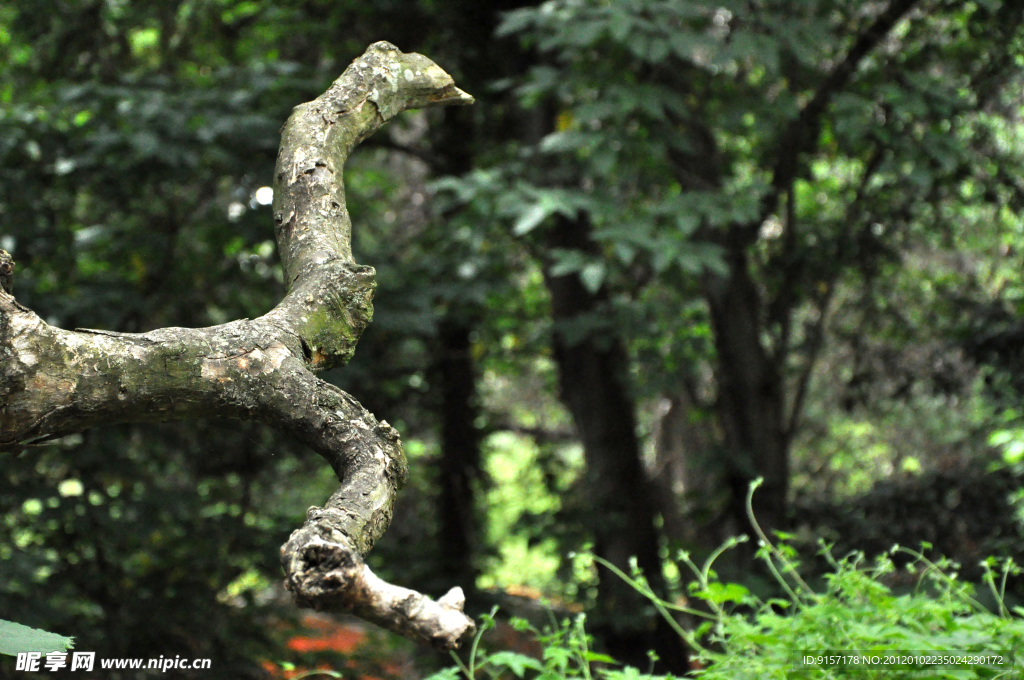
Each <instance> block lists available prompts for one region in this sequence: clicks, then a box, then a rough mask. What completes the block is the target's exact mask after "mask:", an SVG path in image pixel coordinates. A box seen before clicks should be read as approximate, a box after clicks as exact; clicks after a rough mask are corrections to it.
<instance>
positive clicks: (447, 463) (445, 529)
mask: <svg viewBox="0 0 1024 680" xmlns="http://www.w3.org/2000/svg"><path fill="white" fill-rule="evenodd" d="M471 333H472V326H471V325H470V324H467V323H464V322H462V321H461V320H460V319H458V318H456V317H454V316H453V315H449V316H447V317H445V318H444V319H442V320H441V323H440V325H439V328H438V340H437V348H438V356H437V373H438V377H439V380H440V388H441V405H440V406H441V411H440V416H441V470H440V473H441V474H440V475H439V478H438V481H439V483H440V487H441V489H440V495H439V498H438V502H439V507H438V519H439V525H440V526H439V540H440V542H441V555H442V565H441V569H442V571H443V574H442V577H443V578H449V577H454V576H456V575H457V576H458V579H459V580H458V582H459V583H465V584H467V585H468V586H472V584H473V583H475V582H476V576H477V569H476V567H475V560H474V559H473V558H474V557H475V555H476V553H477V548H478V546H479V541H478V540H477V536H478V534H479V532H478V521H477V510H476V488H475V484H476V480H477V479H479V477H480V432H479V430H478V429H477V427H476V422H475V421H476V418H477V414H478V403H477V395H476V370H475V366H474V364H473V357H472V355H471V354H470V347H471V343H470V334H471Z"/></svg>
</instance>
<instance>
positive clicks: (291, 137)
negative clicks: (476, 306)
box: [0, 42, 474, 649]
mask: <svg viewBox="0 0 1024 680" xmlns="http://www.w3.org/2000/svg"><path fill="white" fill-rule="evenodd" d="M472 101H473V98H472V97H470V96H469V95H467V94H466V93H465V92H462V91H461V90H459V89H458V88H457V87H455V85H454V83H453V81H452V79H451V77H450V76H449V75H448V74H446V73H445V72H444V71H442V70H441V69H440V68H439V67H438V66H437V65H436V64H434V63H433V62H432V61H430V60H429V59H427V58H426V57H423V56H421V55H418V54H404V53H402V52H401V51H399V50H398V48H396V47H395V46H394V45H391V44H389V43H384V42H379V43H375V44H373V45H371V46H370V47H369V49H367V51H366V52H365V53H364V54H363V55H362V56H361V57H359V58H358V59H356V60H355V61H354V62H353V63H352V65H351V66H350V67H349V68H348V69H347V70H346V71H345V73H343V74H342V75H341V77H340V78H338V80H337V81H335V82H334V84H333V85H331V87H330V88H329V89H328V90H327V91H326V92H325V93H324V94H322V95H321V96H320V97H318V98H317V99H315V100H313V101H311V102H308V103H306V104H302V105H300V106H297V107H296V108H295V110H294V112H293V114H292V116H291V117H290V118H289V119H288V122H287V123H286V124H285V126H284V129H283V131H282V141H281V150H280V154H279V156H278V161H277V169H276V177H275V190H274V222H275V227H276V234H277V241H278V246H279V248H280V251H281V259H282V262H283V265H284V272H285V282H286V285H287V292H286V294H285V296H284V298H283V299H282V300H281V302H280V303H279V304H278V305H277V306H276V307H275V308H274V309H273V310H271V311H270V312H268V313H267V314H265V315H263V316H262V317H259V318H257V319H253V320H248V319H243V320H239V321H233V322H231V323H227V324H223V325H220V326H213V327H210V328H162V329H158V330H154V331H150V332H148V333H139V334H130V333H117V332H112V331H104V330H90V329H77V330H75V331H67V330H63V329H60V328H57V327H54V326H51V325H49V324H47V323H45V322H44V321H43V320H42V319H40V318H39V316H38V315H36V314H35V313H34V312H32V311H31V310H29V309H26V308H25V307H23V306H22V305H20V304H19V303H18V302H17V301H16V300H15V299H14V296H13V293H12V291H13V288H12V279H13V266H14V264H13V260H12V259H11V258H10V256H9V255H8V254H7V253H5V252H2V251H0V452H3V451H20V450H22V449H24V448H26V447H29V446H32V445H34V444H38V443H41V442H45V441H48V440H52V439H54V438H57V437H61V436H64V435H66V434H71V433H73V432H78V431H81V430H83V429H86V428H89V427H93V426H96V425H106V424H115V423H127V422H153V421H164V420H181V419H186V418H195V417H209V416H211V415H218V416H222V417H232V418H243V419H256V420H260V421H262V422H265V423H268V424H270V425H272V426H274V427H276V428H278V429H280V430H282V431H284V432H287V433H289V434H291V435H292V436H295V437H296V438H298V439H299V440H301V441H303V442H305V443H306V444H307V445H308V446H310V447H311V448H313V449H314V450H315V451H317V452H318V453H319V454H320V455H322V456H323V457H324V458H325V459H326V460H327V461H328V462H329V463H330V465H331V467H332V468H333V469H334V470H335V472H336V473H337V475H338V478H339V480H340V482H341V484H340V487H339V489H338V490H337V491H336V492H335V493H334V494H333V495H332V496H331V498H330V499H329V500H328V501H327V503H326V505H325V506H324V507H323V508H310V510H309V513H308V514H307V519H306V522H305V523H304V524H303V526H302V527H300V528H299V529H297V530H296V531H295V532H293V533H292V535H291V537H290V538H289V539H288V541H287V542H286V543H285V545H284V546H282V548H281V561H282V565H283V567H284V570H285V578H286V580H285V585H286V586H287V588H288V589H289V590H290V591H291V592H292V593H293V595H294V597H295V600H296V602H297V603H298V604H300V605H301V606H308V607H314V608H317V609H342V610H345V611H349V612H351V613H354V614H356V615H358V616H361V617H363V618H365V619H367V620H369V621H373V622H374V623H377V624H379V625H381V626H384V627H386V628H388V629H390V630H393V631H395V632H398V633H400V634H402V635H405V636H407V637H411V638H414V639H417V640H420V641H424V642H428V643H430V644H432V645H434V646H435V647H438V648H440V649H452V648H455V647H457V646H458V644H459V640H460V639H461V638H463V637H464V636H465V635H466V634H468V633H470V632H471V631H472V630H473V628H474V626H473V621H472V619H470V618H469V617H467V616H466V615H465V613H463V604H464V598H463V596H462V591H461V590H460V589H459V588H453V589H452V590H451V591H449V593H448V594H446V595H445V596H443V597H442V598H440V599H439V600H437V601H434V600H432V599H430V598H429V597H427V596H425V595H422V594H420V593H417V592H415V591H411V590H407V589H405V588H400V587H398V586H394V585H391V584H388V583H386V582H384V581H382V580H381V579H379V578H378V577H377V576H375V575H374V574H373V573H372V572H371V571H370V570H369V569H368V568H367V566H366V565H365V563H364V562H363V557H364V556H365V555H366V553H367V552H369V550H371V549H372V548H373V545H374V543H375V542H376V541H377V539H379V538H380V536H381V535H383V533H384V532H385V531H386V530H387V528H388V526H389V524H390V522H391V513H392V508H393V504H394V498H395V494H396V493H397V491H398V489H399V488H401V486H402V485H403V484H404V482H405V478H406V475H407V473H408V470H407V463H406V460H405V454H404V452H403V451H402V445H401V442H400V440H399V437H398V433H397V432H396V431H395V430H394V428H392V427H391V426H390V425H388V423H387V422H386V421H378V420H377V419H376V418H375V417H374V416H373V414H371V413H369V412H368V411H366V409H364V408H363V407H362V405H360V404H359V402H358V401H356V400H355V399H354V398H353V397H352V396H350V395H348V394H346V393H345V392H343V391H342V390H340V389H338V388H337V387H335V386H333V385H330V384H328V383H325V382H323V381H322V380H320V379H318V378H317V377H316V375H315V373H316V372H317V371H319V370H322V369H325V368H329V367H331V366H335V365H339V364H342V363H344V362H346V361H347V360H348V359H349V358H350V357H351V355H352V352H353V351H354V349H355V345H356V342H357V341H358V339H359V336H360V334H361V333H362V330H363V329H364V328H365V327H366V325H367V324H368V323H369V321H370V318H371V316H372V310H373V308H372V303H371V300H372V295H373V290H374V287H375V281H374V271H373V269H372V268H371V267H366V266H361V265H358V264H356V263H355V262H354V261H353V259H352V248H351V229H352V226H351V222H350V220H349V217H348V212H347V209H346V207H345V192H344V185H343V183H342V170H343V167H344V163H345V160H346V159H347V158H348V154H349V153H350V152H351V150H352V149H353V148H354V147H355V145H356V144H358V143H359V142H360V141H362V140H363V139H366V138H367V137H368V136H370V135H371V134H373V132H375V131H376V130H377V129H379V128H380V126H381V125H383V124H384V123H385V122H387V121H388V120H390V119H391V118H393V117H394V116H395V115H397V114H398V113H400V112H401V111H404V110H406V109H412V108H419V107H425V106H442V105H447V104H469V103H472ZM99 367H102V369H101V368H99Z"/></svg>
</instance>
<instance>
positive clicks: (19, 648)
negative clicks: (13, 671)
mask: <svg viewBox="0 0 1024 680" xmlns="http://www.w3.org/2000/svg"><path fill="white" fill-rule="evenodd" d="M74 646H75V642H74V639H73V638H69V637H64V636H63V635H57V634H56V633H47V632H46V631H45V630H37V629H35V628H29V627H28V626H23V625H21V624H20V623H14V622H13V621H4V620H3V619H0V654H10V655H11V656H16V655H18V654H19V653H21V652H39V653H40V654H48V653H50V652H63V651H67V650H68V649H71V648H72V647H74Z"/></svg>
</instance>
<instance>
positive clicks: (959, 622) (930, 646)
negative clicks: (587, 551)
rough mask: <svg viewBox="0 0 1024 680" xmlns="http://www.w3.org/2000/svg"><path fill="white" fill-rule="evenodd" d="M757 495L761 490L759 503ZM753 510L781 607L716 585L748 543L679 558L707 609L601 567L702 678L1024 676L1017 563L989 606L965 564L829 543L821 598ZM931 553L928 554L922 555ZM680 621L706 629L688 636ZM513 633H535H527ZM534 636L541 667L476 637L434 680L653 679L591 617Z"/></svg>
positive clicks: (1001, 572) (1001, 573)
mask: <svg viewBox="0 0 1024 680" xmlns="http://www.w3.org/2000/svg"><path fill="white" fill-rule="evenodd" d="M756 487H757V484H754V485H752V487H751V491H750V493H751V494H753V492H754V489H756ZM747 507H748V512H749V513H750V515H751V521H752V523H753V526H754V528H755V530H756V532H757V534H758V538H759V539H760V549H759V551H758V557H759V559H761V560H763V561H764V563H765V564H766V565H767V567H768V569H769V570H770V571H771V573H772V575H773V576H774V579H775V581H776V582H777V583H778V585H779V587H780V588H781V592H782V593H784V595H783V596H781V597H776V598H768V599H765V600H762V599H761V598H758V597H756V596H755V595H754V594H753V593H751V592H750V590H749V589H747V588H746V587H745V586H743V585H740V584H737V583H723V582H722V581H720V580H719V578H718V577H717V575H716V574H715V572H714V570H713V568H712V567H713V565H714V562H715V560H716V559H717V558H718V557H719V556H720V555H721V554H722V553H723V552H724V551H725V550H727V549H729V548H731V547H733V546H735V545H736V544H738V543H739V542H741V541H743V540H746V539H745V538H740V539H733V540H732V541H729V542H728V543H726V544H725V545H724V546H722V547H721V548H719V549H718V550H716V551H715V552H714V553H713V554H712V555H711V556H710V557H709V558H708V559H707V560H706V561H705V562H704V563H703V564H702V565H700V566H698V565H697V564H696V563H695V562H694V561H693V560H692V559H691V558H690V556H689V555H688V554H687V553H685V552H683V553H680V554H679V555H678V561H679V563H681V565H684V566H685V567H686V568H687V569H688V570H689V571H690V572H691V573H692V574H693V575H694V579H695V580H694V581H693V582H692V583H691V584H690V601H691V603H695V602H698V601H699V603H700V604H701V605H702V606H701V607H700V608H696V607H686V606H678V605H676V604H673V603H671V602H668V601H666V600H663V599H661V598H660V597H658V596H657V595H655V594H654V593H653V592H652V591H651V590H650V588H649V587H648V586H647V584H646V581H645V580H644V579H643V577H642V575H640V574H636V573H634V574H633V575H627V574H625V573H623V572H622V571H620V570H618V569H616V568H615V567H614V566H613V565H610V564H608V563H606V562H604V561H602V560H598V561H599V562H600V563H601V564H603V565H604V566H605V567H607V568H608V569H610V570H612V571H613V572H614V573H616V574H617V575H618V576H619V577H620V578H623V579H625V580H627V581H628V582H629V583H631V584H632V585H633V587H634V588H636V589H637V590H638V591H640V592H641V593H643V594H644V595H645V596H647V597H648V598H649V599H650V600H651V601H652V602H653V603H654V605H655V606H656V607H657V609H658V610H659V611H660V612H661V613H662V615H663V616H665V617H666V619H667V620H668V621H669V622H670V623H671V624H672V625H673V626H674V627H675V629H676V631H677V632H678V633H679V636H680V644H682V643H683V642H684V641H685V643H686V644H688V645H689V646H690V647H691V649H693V650H694V651H695V657H696V661H697V664H696V665H699V666H701V669H700V670H695V674H696V675H698V676H699V677H700V678H702V679H703V680H745V679H748V678H749V679H751V680H754V679H758V680H761V679H772V678H779V679H785V680H801V679H803V678H815V679H816V680H817V679H830V678H864V679H869V678H886V679H888V680H904V679H908V680H909V679H911V678H913V679H925V678H927V679H928V680H939V679H951V680H952V679H968V678H979V679H980V678H986V679H987V678H992V679H995V678H1006V679H1010V678H1022V677H1024V608H1022V607H1012V608H1008V607H1007V605H1006V583H1007V581H1008V579H1009V578H1010V577H1011V576H1014V575H1017V574H1019V573H1020V569H1019V567H1018V566H1017V565H1016V564H1015V563H1014V562H1013V561H1012V560H1009V559H1007V560H1001V561H1000V560H996V559H994V558H989V559H987V560H985V561H984V562H983V563H982V565H981V567H982V573H983V579H982V580H983V586H984V590H985V591H987V596H988V597H990V598H991V604H990V605H989V606H988V607H986V606H985V605H983V604H982V603H981V602H980V601H979V599H978V598H979V596H978V595H977V594H976V592H975V591H976V589H975V587H974V586H973V585H972V584H970V583H965V582H963V581H961V580H960V579H959V578H958V575H957V570H958V565H956V564H954V563H952V562H949V561H948V560H945V559H940V560H931V559H929V558H927V557H926V556H925V555H924V553H923V552H921V551H915V550H910V549H907V548H901V547H898V546H893V548H892V549H891V550H890V551H889V553H887V554H886V555H883V556H881V557H879V558H877V559H875V560H874V561H870V562H869V561H867V560H866V559H865V558H864V555H863V554H861V553H851V554H850V555H847V556H845V557H842V558H839V559H836V558H834V557H833V556H832V554H831V551H830V549H829V546H827V545H824V544H823V545H822V555H823V556H824V557H825V558H826V559H827V560H829V563H830V564H831V567H832V570H831V572H830V573H829V574H828V575H827V576H826V577H825V579H824V581H823V583H822V585H821V586H820V587H818V588H812V587H811V586H810V585H808V584H807V583H806V582H805V581H804V580H803V579H802V578H801V577H800V575H799V574H798V572H797V567H798V563H797V560H796V553H795V551H794V550H793V549H792V548H791V547H790V546H789V545H787V544H786V542H785V541H786V539H787V538H788V537H787V536H785V535H780V540H779V541H777V542H772V541H771V540H769V539H768V537H767V536H766V535H765V534H764V533H763V532H762V531H761V529H760V528H759V527H758V526H757V523H756V521H754V518H753V512H752V511H751V510H750V496H748V499H747ZM930 547H931V546H929V545H927V544H925V545H924V547H923V550H928V549H930ZM898 553H902V554H904V555H906V556H909V557H910V561H909V562H908V563H907V564H906V565H905V566H904V567H900V568H897V567H896V566H895V565H894V563H893V560H892V559H891V557H892V556H893V555H895V554H898ZM595 559H596V558H595ZM493 614H494V612H492V613H491V616H487V617H484V620H483V624H482V625H481V626H480V631H481V634H482V632H483V631H485V630H487V629H489V628H491V627H493ZM679 614H683V615H686V616H688V617H690V618H696V619H698V620H699V621H701V623H699V625H697V626H696V627H695V628H692V629H691V628H686V627H683V626H682V625H680V623H679V622H678V620H677V616H678V615H679ZM515 625H517V626H518V627H520V628H521V629H524V630H532V629H530V628H529V626H528V624H526V623H525V622H521V621H520V622H516V623H515ZM533 632H534V633H535V634H536V635H537V636H538V639H539V640H540V641H541V642H542V644H543V647H544V652H543V658H542V659H540V660H538V659H534V658H532V657H528V656H525V655H522V654H516V653H511V652H496V653H494V654H487V653H485V652H483V651H482V650H481V649H480V647H479V642H480V637H479V635H478V636H477V638H476V639H475V640H474V642H473V644H472V646H471V649H470V652H469V661H468V662H462V661H457V666H456V667H453V668H449V669H446V670H444V671H442V672H440V673H437V674H435V675H433V676H431V678H430V679H429V680H457V679H458V678H462V677H465V678H477V677H489V678H508V677H513V676H514V677H517V678H537V679H539V680H559V679H561V678H587V679H589V678H603V679H606V680H625V679H627V678H629V679H631V680H644V679H647V680H653V676H650V675H644V674H642V673H641V672H640V671H639V670H637V669H635V668H621V669H618V668H610V667H609V665H610V664H611V663H612V660H611V659H609V658H608V657H605V656H602V655H597V654H595V653H594V652H593V651H591V649H590V638H589V637H588V636H587V635H586V632H585V630H584V618H583V617H582V616H580V617H578V618H576V619H575V620H571V621H563V622H562V623H561V625H559V626H556V627H554V628H553V629H552V630H549V631H547V632H544V633H540V632H537V631H533ZM596 662H600V663H597V667H595V666H594V664H595V663H596ZM667 678H668V676H665V678H664V679H663V680H667Z"/></svg>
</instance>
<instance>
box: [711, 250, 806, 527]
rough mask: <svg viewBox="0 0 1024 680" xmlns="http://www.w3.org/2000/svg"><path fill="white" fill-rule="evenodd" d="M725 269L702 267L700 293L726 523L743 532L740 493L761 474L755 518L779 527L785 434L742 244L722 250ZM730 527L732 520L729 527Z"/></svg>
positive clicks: (778, 385) (778, 384)
mask: <svg viewBox="0 0 1024 680" xmlns="http://www.w3.org/2000/svg"><path fill="white" fill-rule="evenodd" d="M725 257H726V266H727V267H728V273H727V274H725V275H724V276H723V275H717V274H709V275H708V276H707V279H706V281H705V297H706V299H707V303H708V308H709V309H710V312H711V324H712V328H713V330H714V343H715V351H716V354H717V357H718V359H717V366H716V374H717V375H716V377H717V383H718V402H717V411H718V417H719V422H720V424H721V428H722V437H723V444H724V452H725V453H724V459H723V463H724V478H723V481H724V484H725V490H726V491H727V493H728V507H727V512H728V516H729V520H728V521H729V523H731V524H735V528H736V529H739V530H740V531H741V532H745V533H749V531H750V527H749V521H748V520H747V516H746V509H745V500H746V495H747V489H748V487H749V485H750V482H751V481H752V480H754V479H756V478H757V477H759V476H761V477H764V485H763V486H762V487H761V488H760V489H759V490H758V492H757V493H756V494H755V495H754V511H755V514H756V516H757V520H758V523H759V524H760V525H761V526H762V527H764V528H765V529H766V530H767V529H770V528H775V527H779V526H780V525H781V524H782V522H783V520H784V519H785V514H786V493H787V490H788V484H789V441H788V437H787V436H786V432H785V425H784V422H785V406H784V404H785V394H786V390H785V386H784V384H783V375H782V373H781V371H780V370H779V366H778V363H777V362H776V360H775V358H774V357H773V356H772V355H771V353H770V352H769V351H768V349H767V348H765V346H764V345H763V344H762V343H763V338H764V336H765V335H766V329H765V328H764V323H763V318H764V312H763V305H762V301H761V294H760V292H759V291H758V290H757V287H756V285H755V284H754V281H753V279H752V278H751V276H750V270H749V263H748V261H747V254H746V251H745V250H744V249H743V248H742V247H737V248H733V249H730V250H729V251H727V253H726V256H725ZM730 529H731V527H730Z"/></svg>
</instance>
